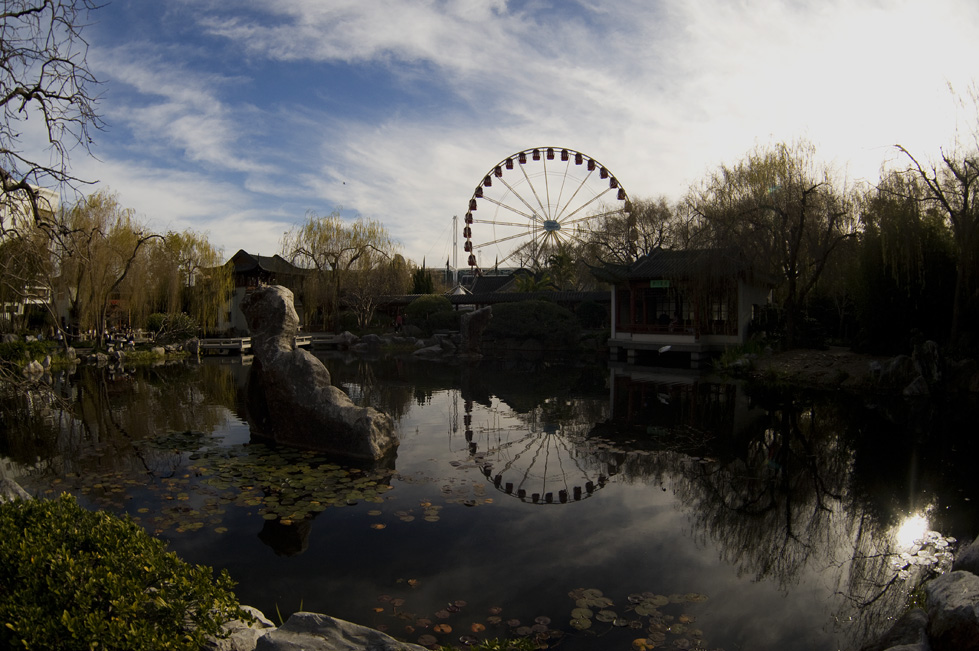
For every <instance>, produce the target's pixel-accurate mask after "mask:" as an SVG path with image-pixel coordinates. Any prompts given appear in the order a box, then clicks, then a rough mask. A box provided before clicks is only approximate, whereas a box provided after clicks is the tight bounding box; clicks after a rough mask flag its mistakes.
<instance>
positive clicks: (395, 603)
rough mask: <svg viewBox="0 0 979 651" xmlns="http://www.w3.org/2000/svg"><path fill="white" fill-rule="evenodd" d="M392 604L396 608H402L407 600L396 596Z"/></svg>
mask: <svg viewBox="0 0 979 651" xmlns="http://www.w3.org/2000/svg"><path fill="white" fill-rule="evenodd" d="M391 605H392V606H394V607H395V608H401V607H402V606H404V605H405V600H404V599H402V598H401V597H396V598H394V599H392V600H391Z"/></svg>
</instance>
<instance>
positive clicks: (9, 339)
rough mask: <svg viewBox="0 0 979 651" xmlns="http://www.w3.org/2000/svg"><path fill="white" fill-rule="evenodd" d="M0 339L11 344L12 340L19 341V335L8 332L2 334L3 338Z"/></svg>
mask: <svg viewBox="0 0 979 651" xmlns="http://www.w3.org/2000/svg"><path fill="white" fill-rule="evenodd" d="M0 341H2V342H3V343H5V344H12V343H14V342H17V341H20V337H19V336H17V335H15V334H11V333H9V332H8V333H6V334H4V335H3V338H2V339H0Z"/></svg>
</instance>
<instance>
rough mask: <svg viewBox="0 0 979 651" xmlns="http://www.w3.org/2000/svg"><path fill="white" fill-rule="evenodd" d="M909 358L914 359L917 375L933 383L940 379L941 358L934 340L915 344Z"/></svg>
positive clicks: (938, 381)
mask: <svg viewBox="0 0 979 651" xmlns="http://www.w3.org/2000/svg"><path fill="white" fill-rule="evenodd" d="M911 359H912V360H913V361H914V367H915V370H917V371H918V375H920V376H921V377H923V378H924V379H925V382H927V383H928V384H930V385H935V384H938V383H940V382H941V381H942V358H941V355H940V354H939V351H938V344H936V343H935V342H934V341H931V340H928V341H925V342H923V343H920V344H915V346H914V350H913V351H912V353H911Z"/></svg>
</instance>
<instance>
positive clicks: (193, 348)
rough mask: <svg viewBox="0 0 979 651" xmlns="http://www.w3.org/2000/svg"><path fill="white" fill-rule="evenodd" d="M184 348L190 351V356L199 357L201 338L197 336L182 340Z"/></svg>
mask: <svg viewBox="0 0 979 651" xmlns="http://www.w3.org/2000/svg"><path fill="white" fill-rule="evenodd" d="M184 350H185V351H187V352H188V353H190V355H191V356H192V357H200V355H201V340H200V339H198V338H197V337H194V338H193V339H188V340H187V341H185V342H184Z"/></svg>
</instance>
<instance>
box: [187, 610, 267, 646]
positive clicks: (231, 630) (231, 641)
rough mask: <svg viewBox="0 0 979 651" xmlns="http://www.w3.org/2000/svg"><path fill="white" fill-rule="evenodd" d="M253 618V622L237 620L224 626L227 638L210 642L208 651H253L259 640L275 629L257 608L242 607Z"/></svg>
mask: <svg viewBox="0 0 979 651" xmlns="http://www.w3.org/2000/svg"><path fill="white" fill-rule="evenodd" d="M242 609H243V610H245V611H247V612H248V613H249V614H250V615H251V616H252V618H253V619H252V621H250V622H246V621H243V620H240V619H236V620H233V621H230V622H226V623H225V624H223V625H222V628H223V629H224V632H225V633H226V634H227V637H223V638H214V639H210V640H208V642H207V644H206V645H205V647H204V648H205V650H206V651H253V649H254V648H255V645H256V644H258V638H260V637H262V636H263V635H265V634H266V633H268V632H269V630H270V629H273V628H275V624H273V623H272V622H271V621H269V619H268V618H267V617H266V616H265V615H263V614H262V611H260V610H259V609H257V608H252V607H251V606H242Z"/></svg>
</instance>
